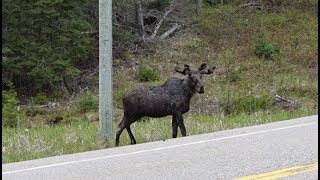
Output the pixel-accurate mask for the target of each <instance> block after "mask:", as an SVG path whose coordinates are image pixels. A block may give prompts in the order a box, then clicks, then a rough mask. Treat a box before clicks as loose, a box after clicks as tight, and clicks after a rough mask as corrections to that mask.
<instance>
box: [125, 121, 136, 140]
mask: <svg viewBox="0 0 320 180" xmlns="http://www.w3.org/2000/svg"><path fill="white" fill-rule="evenodd" d="M126 129H127V132H128V134H129V136H130V140H131V144H136V143H137V142H136V140H135V139H134V136H133V134H132V132H131V128H130V124H129V125H127V127H126Z"/></svg>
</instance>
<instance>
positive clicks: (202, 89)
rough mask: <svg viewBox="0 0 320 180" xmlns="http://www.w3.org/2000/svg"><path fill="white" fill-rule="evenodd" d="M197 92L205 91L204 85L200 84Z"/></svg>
mask: <svg viewBox="0 0 320 180" xmlns="http://www.w3.org/2000/svg"><path fill="white" fill-rule="evenodd" d="M197 92H198V93H199V94H202V93H204V88H203V86H200V87H199V88H198V89H197Z"/></svg>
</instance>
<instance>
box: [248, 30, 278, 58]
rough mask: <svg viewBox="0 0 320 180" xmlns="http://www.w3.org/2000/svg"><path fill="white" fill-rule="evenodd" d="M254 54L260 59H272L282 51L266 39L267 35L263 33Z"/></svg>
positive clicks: (258, 39)
mask: <svg viewBox="0 0 320 180" xmlns="http://www.w3.org/2000/svg"><path fill="white" fill-rule="evenodd" d="M254 53H255V54H256V55H257V56H258V57H264V58H265V59H272V57H273V56H274V55H275V54H279V53H280V49H279V48H277V47H274V46H273V45H272V44H271V43H270V42H269V41H268V40H267V39H266V37H265V33H264V32H263V31H262V32H260V33H259V34H258V36H257V39H256V44H255V48H254Z"/></svg>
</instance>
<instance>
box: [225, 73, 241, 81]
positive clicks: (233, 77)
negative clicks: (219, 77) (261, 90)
mask: <svg viewBox="0 0 320 180" xmlns="http://www.w3.org/2000/svg"><path fill="white" fill-rule="evenodd" d="M227 79H228V80H229V82H236V81H238V80H240V79H241V73H240V72H239V71H233V72H230V73H228V74H227Z"/></svg>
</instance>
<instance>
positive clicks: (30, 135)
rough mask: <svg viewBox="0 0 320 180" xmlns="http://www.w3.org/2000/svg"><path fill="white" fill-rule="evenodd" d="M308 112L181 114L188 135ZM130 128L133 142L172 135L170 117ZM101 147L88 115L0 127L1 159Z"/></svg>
mask: <svg viewBox="0 0 320 180" xmlns="http://www.w3.org/2000/svg"><path fill="white" fill-rule="evenodd" d="M312 114H317V112H316V110H313V111H312V110H310V109H308V108H300V109H298V110H295V111H286V110H276V111H271V110H268V111H257V112H255V113H252V114H250V115H248V114H246V113H242V114H239V115H232V116H224V115H223V114H211V115H202V114H192V113H187V114H185V115H184V121H185V126H186V129H187V135H188V136H191V135H196V134H203V133H210V132H216V131H221V130H226V129H232V128H239V127H244V126H250V125H257V124H264V123H270V122H274V121H281V120H287V119H291V118H297V117H302V116H307V115H312ZM118 123H119V121H116V122H115V123H114V132H116V129H117V125H118ZM131 129H132V132H133V134H134V136H135V138H136V140H137V143H146V142H153V141H163V140H166V139H170V138H172V137H171V136H172V135H171V133H172V131H171V117H164V118H158V119H156V118H143V120H140V121H138V122H136V123H134V124H132V125H131ZM178 137H181V133H180V130H178ZM125 145H130V138H129V136H128V133H127V132H126V131H123V133H122V134H121V137H120V146H125ZM113 146H114V145H112V147H113ZM105 147H106V145H105V144H104V143H103V142H101V141H99V138H98V122H89V121H88V119H79V120H78V121H74V122H72V123H71V124H69V125H65V124H57V125H54V126H39V127H37V128H30V129H28V128H24V127H21V128H3V129H2V163H12V162H18V161H25V160H31V159H38V158H44V157H51V156H59V155H63V154H72V153H78V152H85V151H91V150H98V149H103V148H105Z"/></svg>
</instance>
